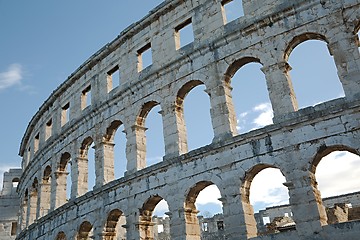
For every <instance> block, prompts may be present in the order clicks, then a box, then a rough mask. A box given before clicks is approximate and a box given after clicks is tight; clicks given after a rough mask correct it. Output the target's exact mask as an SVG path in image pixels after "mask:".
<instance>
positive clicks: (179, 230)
mask: <svg viewBox="0 0 360 240" xmlns="http://www.w3.org/2000/svg"><path fill="white" fill-rule="evenodd" d="M198 213H199V211H197V210H196V209H191V208H180V209H178V210H175V211H172V213H171V214H168V215H169V216H170V235H171V239H172V240H184V239H186V240H200V236H201V232H200V225H199V221H198V219H197V214H198Z"/></svg>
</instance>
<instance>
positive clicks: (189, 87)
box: [174, 80, 213, 153]
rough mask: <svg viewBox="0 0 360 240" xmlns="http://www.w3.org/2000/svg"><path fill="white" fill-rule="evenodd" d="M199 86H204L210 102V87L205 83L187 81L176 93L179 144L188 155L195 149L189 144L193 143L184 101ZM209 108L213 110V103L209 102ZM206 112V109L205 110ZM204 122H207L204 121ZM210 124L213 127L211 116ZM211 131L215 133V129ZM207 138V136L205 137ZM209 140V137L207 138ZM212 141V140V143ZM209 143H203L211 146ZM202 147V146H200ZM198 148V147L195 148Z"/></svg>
mask: <svg viewBox="0 0 360 240" xmlns="http://www.w3.org/2000/svg"><path fill="white" fill-rule="evenodd" d="M199 86H204V87H205V90H204V91H205V93H206V97H208V99H209V101H210V93H209V92H208V87H207V85H206V83H205V82H204V81H201V80H189V81H187V82H186V83H185V84H183V85H181V87H180V88H179V90H178V91H177V93H176V99H175V109H174V110H175V116H176V123H177V128H178V134H179V142H180V143H182V147H181V148H182V151H181V153H186V152H188V150H189V147H190V150H191V149H193V148H194V147H191V144H190V145H189V142H191V139H190V137H189V135H190V134H188V133H191V132H190V131H188V128H189V125H190V124H189V122H188V123H187V124H186V119H185V107H184V101H185V98H186V97H187V96H188V94H189V93H190V92H191V91H193V89H194V88H196V87H199ZM209 105H210V106H209V108H210V109H211V103H210V102H209ZM210 109H209V113H210ZM205 110H206V109H205ZM202 120H205V121H206V120H207V119H206V118H205V119H202ZM209 123H210V126H211V127H212V125H211V124H212V119H211V115H210V116H209ZM204 124H205V125H206V123H204ZM211 131H212V133H213V128H211ZM204 137H205V136H204ZM207 138H208V137H207ZM211 141H212V139H210V142H209V143H211ZM209 143H205V142H204V143H202V144H203V145H206V144H209ZM200 147H201V146H200ZM195 148H196V147H195Z"/></svg>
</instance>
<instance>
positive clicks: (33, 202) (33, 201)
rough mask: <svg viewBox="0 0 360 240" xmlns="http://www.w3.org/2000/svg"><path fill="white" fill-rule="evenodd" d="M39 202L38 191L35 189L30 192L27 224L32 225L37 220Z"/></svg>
mask: <svg viewBox="0 0 360 240" xmlns="http://www.w3.org/2000/svg"><path fill="white" fill-rule="evenodd" d="M37 202H38V191H37V190H35V189H33V190H32V191H31V192H30V194H29V201H28V223H27V226H29V225H31V224H32V223H34V222H35V220H36V211H37V210H36V209H37Z"/></svg>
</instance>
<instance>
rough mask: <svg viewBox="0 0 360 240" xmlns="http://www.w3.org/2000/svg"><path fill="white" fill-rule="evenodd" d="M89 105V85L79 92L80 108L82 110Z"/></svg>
mask: <svg viewBox="0 0 360 240" xmlns="http://www.w3.org/2000/svg"><path fill="white" fill-rule="evenodd" d="M90 105H91V85H89V86H87V87H86V88H85V89H84V90H83V91H82V94H81V109H82V110H84V109H85V108H87V107H89V106H90Z"/></svg>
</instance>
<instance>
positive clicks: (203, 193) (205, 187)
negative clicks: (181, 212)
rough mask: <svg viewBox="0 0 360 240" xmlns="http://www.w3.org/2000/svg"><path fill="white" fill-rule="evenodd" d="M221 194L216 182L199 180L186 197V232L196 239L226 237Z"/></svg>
mask: <svg viewBox="0 0 360 240" xmlns="http://www.w3.org/2000/svg"><path fill="white" fill-rule="evenodd" d="M219 199H221V194H220V191H219V189H218V188H217V186H216V185H215V184H213V183H212V182H209V181H202V182H198V183H197V184H195V186H193V187H192V188H191V189H190V191H189V193H188V194H187V197H186V202H185V209H186V211H185V222H186V233H187V234H188V235H191V236H192V237H193V238H194V239H209V238H214V239H224V230H225V226H224V217H223V214H222V213H223V212H222V202H221V201H220V200H219Z"/></svg>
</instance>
